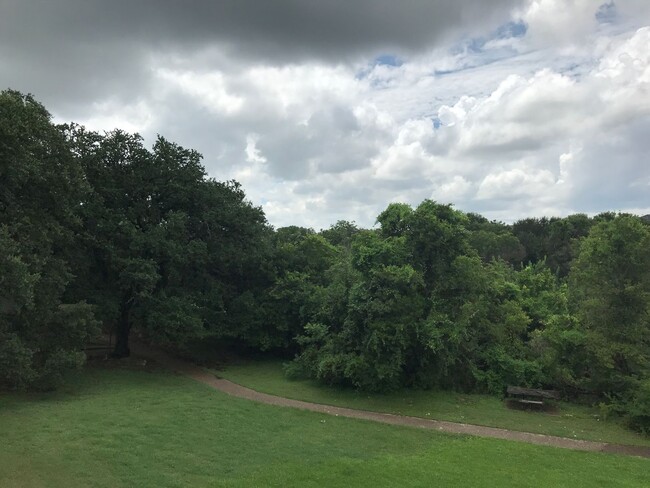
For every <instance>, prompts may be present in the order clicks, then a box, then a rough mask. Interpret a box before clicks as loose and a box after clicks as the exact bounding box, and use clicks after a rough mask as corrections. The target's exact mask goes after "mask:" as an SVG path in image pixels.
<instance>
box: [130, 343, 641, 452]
mask: <svg viewBox="0 0 650 488" xmlns="http://www.w3.org/2000/svg"><path fill="white" fill-rule="evenodd" d="M132 350H133V351H134V352H136V353H137V354H138V355H139V356H142V357H144V358H150V359H152V360H154V361H156V362H158V363H160V364H162V365H164V366H166V367H167V368H169V369H172V370H174V371H176V372H178V373H181V374H183V375H185V376H188V377H190V378H192V379H194V380H196V381H199V382H201V383H204V384H206V385H208V386H211V387H212V388H215V389H217V390H220V391H222V392H224V393H227V394H229V395H232V396H235V397H239V398H245V399H247V400H252V401H255V402H260V403H266V404H268V405H278V406H281V407H291V408H299V409H302V410H310V411H312V412H318V413H323V414H327V415H336V416H341V417H350V418H355V419H363V420H371V421H374V422H381V423H384V424H391V425H405V426H410V427H419V428H422V429H431V430H438V431H441V432H450V433H453V434H465V435H473V436H479V437H492V438H495V439H506V440H513V441H520V442H527V443H529V444H539V445H543V446H553V447H560V448H565V449H576V450H580V451H593V452H608V453H616V454H626V455H631V456H640V457H646V458H650V447H642V446H627V445H620V444H609V443H606V442H595V441H583V440H578V439H569V438H566V437H557V436H552V435H545V434H533V433H530V432H519V431H514V430H507V429H499V428H496V427H485V426H482V425H473V424H461V423H456V422H447V421H444V420H428V419H423V418H419V417H407V416H403V415H394V414H390V413H380V412H370V411H366V410H354V409H352V408H344V407H334V406H331V405H322V404H319V403H310V402H303V401H300V400H292V399H289V398H283V397H278V396H275V395H268V394H266V393H260V392H258V391H255V390H251V389H250V388H246V387H245V386H241V385H238V384H236V383H233V382H232V381H228V380H225V379H222V378H217V377H216V376H215V375H214V374H213V373H210V372H209V371H206V370H205V369H203V368H201V367H200V366H196V365H194V364H192V363H189V362H187V361H183V360H180V359H177V358H173V357H171V356H169V355H168V354H166V353H164V352H161V351H154V350H150V349H148V348H145V347H143V346H140V345H134V346H133V347H132Z"/></svg>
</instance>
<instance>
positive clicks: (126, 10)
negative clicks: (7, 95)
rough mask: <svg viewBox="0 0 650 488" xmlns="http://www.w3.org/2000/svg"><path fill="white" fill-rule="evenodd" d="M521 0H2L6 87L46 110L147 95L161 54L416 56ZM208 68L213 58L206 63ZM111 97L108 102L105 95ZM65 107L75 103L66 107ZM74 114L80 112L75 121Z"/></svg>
mask: <svg viewBox="0 0 650 488" xmlns="http://www.w3.org/2000/svg"><path fill="white" fill-rule="evenodd" d="M514 3H516V2H515V0H497V1H491V2H484V1H482V0H468V1H463V2H460V1H457V0H412V1H400V2H397V1H394V0H355V1H353V2H350V1H342V0H327V1H325V0H276V1H260V0H223V1H197V0H188V1H180V0H177V1H174V0H139V1H138V0H136V1H134V0H110V1H106V0H101V1H100V0H58V1H53V0H32V1H26V0H0V83H1V84H2V85H4V86H5V87H6V86H11V87H13V88H16V89H19V90H23V91H32V92H34V93H35V94H36V95H37V96H40V97H42V98H43V99H44V101H45V102H46V103H48V104H56V106H57V107H59V108H61V109H63V110H64V111H66V112H67V110H66V109H68V108H69V109H70V110H72V107H73V105H74V102H73V101H75V100H76V102H77V103H78V102H80V101H82V100H87V101H88V100H93V99H96V98H98V97H99V98H101V97H102V94H103V93H111V95H112V96H113V97H114V98H117V99H119V100H120V101H128V99H129V98H133V97H135V96H137V95H136V94H137V92H138V89H140V90H147V88H148V84H149V82H150V76H151V74H150V70H151V63H152V56H153V55H162V54H169V53H174V54H175V55H177V56H179V57H181V58H183V57H192V56H195V55H197V53H199V52H201V51H204V50H206V49H208V50H209V49H210V48H216V50H217V51H218V52H219V53H221V54H225V55H226V56H227V57H226V58H224V57H223V56H219V57H218V59H219V61H218V62H219V64H220V66H218V68H219V69H225V67H224V66H223V64H224V62H225V59H227V64H228V68H229V69H233V67H234V66H237V65H245V64H247V63H248V62H251V61H258V62H259V61H261V62H264V63H267V64H283V63H288V62H300V61H304V60H307V59H318V60H324V61H336V62H341V61H343V62H344V61H347V60H350V59H354V58H355V57H356V56H358V55H361V54H369V55H372V54H373V53H379V52H381V51H382V50H387V49H394V50H401V51H415V50H418V49H420V48H424V47H427V46H428V45H430V44H431V43H433V42H435V41H436V40H438V39H440V38H441V37H442V36H444V35H445V34H449V33H450V32H452V31H457V30H458V29H460V28H462V29H470V28H472V27H473V26H475V24H476V23H477V22H481V23H482V22H486V21H487V20H488V19H489V18H491V17H492V16H496V15H498V14H503V12H504V9H507V8H509V7H511V6H512V5H513V4H514ZM204 62H205V60H204ZM104 96H105V95H104ZM66 102H68V103H69V105H66ZM72 115H76V114H72Z"/></svg>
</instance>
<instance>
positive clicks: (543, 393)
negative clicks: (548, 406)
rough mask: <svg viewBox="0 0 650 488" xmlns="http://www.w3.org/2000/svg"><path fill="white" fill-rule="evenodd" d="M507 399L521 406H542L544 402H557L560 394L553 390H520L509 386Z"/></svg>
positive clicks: (517, 387)
mask: <svg viewBox="0 0 650 488" xmlns="http://www.w3.org/2000/svg"><path fill="white" fill-rule="evenodd" d="M506 391H507V393H508V399H509V400H512V401H515V402H518V403H521V404H522V405H537V406H540V407H541V406H543V405H544V400H557V399H559V398H560V394H559V393H558V392H557V391H555V390H537V389H534V388H521V387H519V386H509V387H508V389H507V390H506Z"/></svg>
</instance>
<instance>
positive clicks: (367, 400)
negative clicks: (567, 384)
mask: <svg viewBox="0 0 650 488" xmlns="http://www.w3.org/2000/svg"><path fill="white" fill-rule="evenodd" d="M217 374H218V375H219V376H222V377H223V378H227V379H229V380H231V381H234V382H235V383H238V384H241V385H244V386H248V387H250V388H253V389H254V390H257V391H261V392H264V393H270V394H273V395H278V396H283V397H286V398H293V399H296V400H305V401H309V402H315V403H322V404H326V405H336V406H340V407H349V408H355V409H359V410H371V411H376V412H389V413H396V414H401V415H410V416H414V417H422V418H430V419H437V420H449V421H452V422H463V423H468V424H477V425H486V426H489V427H501V428H504V429H512V430H520V431H525V432H535V433H538V434H550V435H556V436H561V437H570V438H573V439H584V440H592V441H602V442H611V443H615V444H629V445H639V446H650V438H648V437H644V436H641V435H639V434H636V433H635V432H633V431H631V430H629V429H627V428H626V427H624V426H623V425H621V424H620V423H618V422H616V421H613V420H608V421H604V420H602V419H600V416H599V415H598V413H599V412H598V410H597V409H595V408H588V407H584V406H578V405H572V404H568V403H557V404H556V406H557V410H556V411H554V412H552V413H546V412H536V411H530V410H528V411H522V410H513V409H510V408H507V407H506V405H505V403H504V402H503V400H501V399H499V398H497V397H494V396H490V395H466V394H460V393H454V392H448V391H417V390H415V391H414V390H408V391H402V392H397V393H393V394H388V395H379V394H364V393H361V392H358V391H356V390H353V389H341V388H332V387H326V386H322V385H320V384H318V383H316V382H314V381H306V380H288V379H287V378H286V377H285V376H284V373H283V371H282V364H281V362H280V361H250V362H242V363H239V364H231V365H229V366H228V367H226V369H225V370H223V371H218V372H217Z"/></svg>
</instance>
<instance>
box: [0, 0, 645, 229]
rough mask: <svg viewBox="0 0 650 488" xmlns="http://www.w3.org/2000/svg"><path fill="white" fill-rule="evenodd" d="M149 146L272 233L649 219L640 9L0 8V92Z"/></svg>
mask: <svg viewBox="0 0 650 488" xmlns="http://www.w3.org/2000/svg"><path fill="white" fill-rule="evenodd" d="M4 88H13V89H16V90H20V91H22V92H25V93H32V94H33V95H35V97H36V98H37V99H38V100H39V101H41V102H42V103H43V104H44V105H45V106H46V108H47V109H48V110H49V111H50V112H51V113H52V115H53V117H54V120H55V121H57V122H68V121H75V122H78V123H81V124H83V125H85V126H87V127H88V128H90V129H92V130H98V131H110V130H112V129H115V128H119V129H122V130H126V131H129V132H137V133H139V134H141V135H142V136H143V137H144V139H145V141H146V143H147V144H148V145H151V144H153V142H154V141H155V138H156V136H157V135H158V134H160V135H162V136H164V137H165V138H166V139H168V140H171V141H173V142H176V143H178V144H180V145H182V146H184V147H188V148H192V149H196V150H198V151H199V152H200V153H202V154H203V157H204V159H203V162H204V165H205V167H206V169H207V172H208V174H209V175H210V176H211V177H214V178H216V179H218V180H230V179H236V180H237V181H239V182H240V183H241V184H242V186H243V188H244V189H245V191H246V194H247V197H248V198H249V200H250V201H251V202H252V203H253V204H254V205H259V206H261V207H262V208H263V209H264V212H265V214H266V216H267V219H268V220H269V222H270V223H271V224H272V225H274V226H276V227H282V226H286V225H301V226H307V227H313V228H315V229H316V230H318V229H321V228H327V227H329V226H330V225H332V224H334V223H335V222H337V221H338V220H348V221H354V222H356V223H357V224H358V225H360V226H363V227H370V226H373V225H374V224H375V219H376V216H377V215H378V214H379V213H380V212H381V211H382V210H383V209H384V208H386V206H387V205H388V204H389V203H391V202H405V203H409V204H412V205H417V204H418V203H420V202H421V201H422V200H424V199H427V198H430V199H433V200H436V201H438V202H440V203H451V204H453V205H454V206H455V207H456V208H458V209H460V210H463V211H467V212H470V211H471V212H477V213H481V214H482V215H484V216H486V217H488V218H489V219H495V220H500V221H504V222H513V221H515V220H517V219H520V218H524V217H534V216H536V217H540V216H565V215H569V214H572V213H578V212H581V213H588V214H595V213H599V212H602V211H609V210H612V211H627V212H631V213H637V214H648V213H650V160H649V155H650V1H648V0H613V1H610V0H607V1H602V0H492V1H490V2H486V1H484V0H465V1H461V0H401V1H399V2H396V1H394V0H355V1H354V2H350V1H343V0H328V1H323V0H274V1H260V0H220V1H207V0H205V1H200V0H185V1H180V0H137V1H135V0H111V1H110V2H108V1H102V0H56V1H54V0H29V1H27V0H0V89H4Z"/></svg>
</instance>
